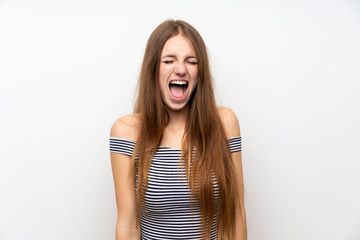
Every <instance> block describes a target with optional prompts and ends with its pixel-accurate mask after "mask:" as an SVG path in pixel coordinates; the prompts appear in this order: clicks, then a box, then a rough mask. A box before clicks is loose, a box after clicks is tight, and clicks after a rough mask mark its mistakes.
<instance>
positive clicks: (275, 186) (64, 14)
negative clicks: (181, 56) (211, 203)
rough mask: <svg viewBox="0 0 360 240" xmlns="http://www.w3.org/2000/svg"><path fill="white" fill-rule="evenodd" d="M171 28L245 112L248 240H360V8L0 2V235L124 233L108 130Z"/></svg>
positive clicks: (250, 2) (222, 99)
mask: <svg viewBox="0 0 360 240" xmlns="http://www.w3.org/2000/svg"><path fill="white" fill-rule="evenodd" d="M270 2H271V3H270ZM168 18H180V19H184V20H186V21H188V22H190V23H191V24H192V25H194V26H195V27H196V28H197V29H198V30H199V32H200V33H201V34H202V36H203V38H204V39H205V42H206V43H207V46H208V48H209V52H210V56H211V62H212V67H213V72H214V77H215V80H216V93H217V95H218V97H219V103H220V104H222V105H225V106H228V107H231V108H232V109H233V110H234V111H235V112H236V113H237V115H238V117H239V120H240V124H241V130H242V136H243V145H244V146H243V149H244V150H243V165H244V175H245V185H246V208H247V216H248V232H249V240H289V239H290V240H304V239H306V240H318V239H326V240H330V239H333V240H335V239H336V240H337V239H342V240H358V239H360V228H359V226H360V207H359V203H360V191H359V189H360V176H359V170H360V163H359V160H360V153H359V150H358V149H359V144H360V127H359V123H360V113H359V103H360V96H359V95H360V94H359V92H360V67H359V66H360V47H359V42H360V4H359V3H358V2H357V1H355V0H354V1H350V0H349V1H341V0H338V1H310V0H305V1H304V0H302V1H300V0H298V1H280V0H278V1H265V0H255V1H254V0H246V1H225V2H222V3H220V1H215V0H213V1H205V0H203V1H190V0H183V1H165V0H163V1H145V0H143V1H137V2H133V3H129V2H124V3H122V2H120V1H110V0H107V1H100V0H98V1H97V0H91V1H85V0H83V1H81V0H75V1H67V0H55V1H45V0H43V1H40V0H37V1H36V0H31V1H10V0H3V1H0V81H1V84H0V109H1V110H0V112H1V117H0V121H1V124H0V140H1V142H0V190H1V195H0V239H2V240H13V239H16V240H20V239H36V240H45V239H88V240H90V239H94V240H98V239H114V227H115V220H116V205H115V197H114V190H113V182H112V174H111V168H110V160H109V152H108V136H109V129H110V127H111V125H112V123H113V121H115V119H116V118H118V117H120V116H121V115H124V114H126V113H130V112H131V111H132V104H133V96H134V92H135V86H136V80H137V77H138V73H139V68H140V64H141V60H142V54H143V51H144V48H145V43H146V40H147V38H148V36H149V34H150V33H151V32H152V30H153V29H154V28H155V27H156V26H157V25H158V24H159V23H161V22H162V21H163V20H165V19H168Z"/></svg>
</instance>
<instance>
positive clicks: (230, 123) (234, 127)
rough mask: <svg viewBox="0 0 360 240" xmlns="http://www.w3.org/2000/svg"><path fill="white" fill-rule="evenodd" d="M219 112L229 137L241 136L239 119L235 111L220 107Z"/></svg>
mask: <svg viewBox="0 0 360 240" xmlns="http://www.w3.org/2000/svg"><path fill="white" fill-rule="evenodd" d="M218 113H219V116H220V119H221V122H222V124H223V126H224V129H225V134H226V137H227V138H233V137H238V136H240V126H239V120H238V118H237V117H236V115H235V113H234V112H233V111H232V110H231V109H230V108H226V107H218Z"/></svg>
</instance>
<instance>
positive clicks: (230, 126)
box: [219, 107, 247, 240]
mask: <svg viewBox="0 0 360 240" xmlns="http://www.w3.org/2000/svg"><path fill="white" fill-rule="evenodd" d="M219 113H220V114H219V115H220V117H221V120H222V123H223V125H224V128H225V134H226V137H227V138H228V139H230V138H234V137H238V136H240V126H239V121H238V119H237V117H236V115H235V114H234V113H233V111H231V110H230V109H228V108H223V107H221V108H219ZM231 156H232V160H233V162H234V166H235V173H236V178H237V186H238V189H239V196H238V201H240V202H238V203H237V204H236V206H237V208H236V209H235V213H236V216H235V238H234V239H235V240H247V226H246V213H245V205H244V180H243V169H242V160H241V152H234V153H231Z"/></svg>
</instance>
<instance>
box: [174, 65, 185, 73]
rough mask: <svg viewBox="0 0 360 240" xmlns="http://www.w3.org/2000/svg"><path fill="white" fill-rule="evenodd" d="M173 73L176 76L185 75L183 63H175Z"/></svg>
mask: <svg viewBox="0 0 360 240" xmlns="http://www.w3.org/2000/svg"><path fill="white" fill-rule="evenodd" d="M174 72H175V74H176V75H178V76H184V75H186V67H185V64H184V63H177V64H176V66H175V70H174Z"/></svg>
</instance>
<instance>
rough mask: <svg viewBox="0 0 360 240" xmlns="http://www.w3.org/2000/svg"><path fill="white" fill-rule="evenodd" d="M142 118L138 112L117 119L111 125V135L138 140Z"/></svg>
mask: <svg viewBox="0 0 360 240" xmlns="http://www.w3.org/2000/svg"><path fill="white" fill-rule="evenodd" d="M139 124H140V118H139V115H138V114H137V113H135V114H128V115H125V116H123V117H121V118H119V119H117V120H116V121H115V122H114V124H113V125H112V127H111V131H110V136H111V137H118V138H124V139H129V140H133V141H136V139H137V136H138V129H139Z"/></svg>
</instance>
